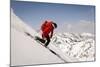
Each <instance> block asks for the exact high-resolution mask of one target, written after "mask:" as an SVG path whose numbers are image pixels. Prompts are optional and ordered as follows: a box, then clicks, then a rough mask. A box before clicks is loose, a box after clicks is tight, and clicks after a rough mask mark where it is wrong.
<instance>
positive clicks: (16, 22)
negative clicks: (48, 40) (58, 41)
mask: <svg viewBox="0 0 100 67" xmlns="http://www.w3.org/2000/svg"><path fill="white" fill-rule="evenodd" d="M25 32H28V33H30V34H32V35H33V36H34V35H39V34H38V33H36V32H35V31H34V30H33V29H32V28H30V27H29V26H28V25H27V24H25V23H24V22H23V21H22V20H20V19H19V18H18V17H17V16H16V15H15V14H14V12H13V11H11V66H16V65H32V64H51V63H63V61H62V60H61V59H59V58H58V57H57V56H55V55H54V54H52V53H51V52H50V51H49V50H47V49H45V48H43V47H42V46H41V45H40V44H38V43H37V42H36V41H34V40H33V39H31V38H30V37H29V36H27V35H26V34H25Z"/></svg>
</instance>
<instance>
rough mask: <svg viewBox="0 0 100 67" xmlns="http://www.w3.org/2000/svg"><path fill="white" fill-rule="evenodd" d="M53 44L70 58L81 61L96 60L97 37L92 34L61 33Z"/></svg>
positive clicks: (53, 40) (55, 37) (56, 36)
mask: <svg viewBox="0 0 100 67" xmlns="http://www.w3.org/2000/svg"><path fill="white" fill-rule="evenodd" d="M52 44H54V46H56V47H57V48H58V49H60V50H61V51H62V52H64V53H65V54H67V55H68V56H70V57H73V58H77V59H78V62H79V61H94V60H95V36H94V35H93V34H90V33H59V34H55V36H54V37H53V38H52Z"/></svg>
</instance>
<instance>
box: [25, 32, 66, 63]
mask: <svg viewBox="0 0 100 67" xmlns="http://www.w3.org/2000/svg"><path fill="white" fill-rule="evenodd" d="M25 34H26V35H28V36H30V37H31V38H34V39H35V37H34V36H32V35H31V34H30V33H27V32H25ZM35 41H37V42H38V43H39V44H41V45H42V46H43V47H45V46H44V45H43V44H42V43H41V42H40V41H38V40H35ZM45 48H46V49H48V50H49V51H50V52H51V53H52V54H54V55H56V56H57V57H58V58H60V59H61V60H62V61H64V62H65V63H67V61H66V60H65V59H63V58H62V57H61V56H60V55H59V54H57V53H56V52H55V51H53V50H51V49H50V48H49V47H45Z"/></svg>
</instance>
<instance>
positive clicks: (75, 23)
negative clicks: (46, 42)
mask: <svg viewBox="0 0 100 67" xmlns="http://www.w3.org/2000/svg"><path fill="white" fill-rule="evenodd" d="M11 8H12V9H13V11H14V13H15V14H16V15H17V16H18V17H19V18H21V19H22V20H23V21H24V22H25V23H27V24H28V25H30V26H32V27H33V28H34V29H36V30H38V29H40V26H41V24H42V23H43V21H44V20H46V19H49V20H53V21H54V22H56V23H57V24H58V28H57V30H56V31H57V32H88V33H94V30H95V29H94V28H95V27H94V26H95V7H94V6H89V5H85V6H83V5H68V4H51V3H39V2H22V1H12V2H11Z"/></svg>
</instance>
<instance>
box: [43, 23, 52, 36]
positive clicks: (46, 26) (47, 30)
mask: <svg viewBox="0 0 100 67" xmlns="http://www.w3.org/2000/svg"><path fill="white" fill-rule="evenodd" d="M41 30H42V36H43V37H47V36H49V34H50V36H49V37H52V35H53V30H54V27H53V24H52V21H45V22H44V23H43V24H42V26H41Z"/></svg>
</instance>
